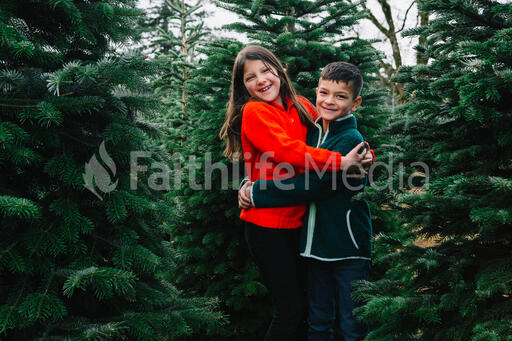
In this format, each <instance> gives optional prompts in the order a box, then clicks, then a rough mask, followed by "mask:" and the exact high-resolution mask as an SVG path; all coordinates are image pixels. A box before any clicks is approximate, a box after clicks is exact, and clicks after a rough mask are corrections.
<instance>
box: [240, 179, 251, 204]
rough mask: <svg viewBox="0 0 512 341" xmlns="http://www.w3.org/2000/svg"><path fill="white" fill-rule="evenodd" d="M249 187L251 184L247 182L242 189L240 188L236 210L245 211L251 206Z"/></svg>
mask: <svg viewBox="0 0 512 341" xmlns="http://www.w3.org/2000/svg"><path fill="white" fill-rule="evenodd" d="M251 187H252V182H250V181H247V182H246V183H244V185H243V186H242V188H240V190H239V191H238V208H241V209H244V210H246V209H248V208H249V207H251V206H252V203H251Z"/></svg>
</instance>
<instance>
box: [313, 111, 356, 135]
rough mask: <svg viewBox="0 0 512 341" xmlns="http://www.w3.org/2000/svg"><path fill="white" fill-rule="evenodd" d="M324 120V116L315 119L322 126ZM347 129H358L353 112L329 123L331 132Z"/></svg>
mask: <svg viewBox="0 0 512 341" xmlns="http://www.w3.org/2000/svg"><path fill="white" fill-rule="evenodd" d="M322 122H323V121H322V117H318V118H317V119H316V121H315V123H317V124H319V125H320V127H322V126H323V124H322ZM347 129H357V121H356V118H355V117H354V115H352V114H349V115H347V116H343V117H340V118H338V119H337V120H335V121H332V122H330V123H329V132H330V134H334V133H339V132H342V131H344V130H347Z"/></svg>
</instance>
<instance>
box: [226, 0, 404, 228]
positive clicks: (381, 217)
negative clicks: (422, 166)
mask: <svg viewBox="0 0 512 341" xmlns="http://www.w3.org/2000/svg"><path fill="white" fill-rule="evenodd" d="M216 3H217V4H218V5H219V6H220V7H222V8H225V9H227V10H229V11H232V12H234V13H236V14H238V15H239V16H240V18H242V19H244V21H243V22H237V23H234V24H230V25H227V26H226V27H227V28H230V29H232V30H234V31H236V32H239V33H243V34H245V35H246V36H247V37H248V38H249V41H250V42H251V43H255V44H259V45H262V46H265V47H267V48H268V49H270V50H271V51H272V52H274V54H275V55H276V56H277V57H278V58H279V59H280V60H281V62H282V63H283V64H284V65H285V68H286V71H287V73H288V75H289V76H290V78H291V80H292V82H293V84H294V86H295V88H296V89H297V92H298V93H299V94H300V95H303V96H305V97H306V98H308V99H309V100H310V101H311V102H312V103H313V104H314V103H315V89H316V87H317V85H318V78H319V76H320V71H321V70H322V68H323V67H324V66H325V65H327V64H328V63H331V62H335V61H347V62H350V63H353V64H355V65H356V66H358V67H359V69H360V70H361V74H362V76H363V81H364V84H363V89H362V92H361V96H362V97H363V102H362V105H361V107H360V108H359V109H358V110H357V112H356V117H357V119H358V129H359V130H360V131H361V133H362V134H363V136H364V137H365V138H366V140H367V141H369V143H370V146H371V147H372V148H373V149H376V150H377V154H378V156H379V157H380V159H381V160H382V159H384V155H382V151H381V150H379V148H380V146H381V145H383V144H385V143H386V141H387V140H388V137H387V136H385V135H383V134H382V133H381V132H380V130H381V129H382V127H385V126H386V122H387V119H388V116H389V111H390V108H389V106H387V105H386V104H385V103H386V98H385V97H386V95H387V91H386V89H385V88H382V87H379V79H378V76H377V74H378V69H379V59H380V58H382V56H381V55H380V53H379V52H378V51H376V50H375V49H374V48H373V47H372V46H371V43H372V41H367V40H363V39H360V38H359V37H358V36H357V34H355V35H354V33H353V29H354V25H356V24H357V23H358V22H359V21H360V20H361V19H363V18H365V17H366V14H365V12H364V10H363V8H361V6H360V3H358V2H351V1H343V0H341V1H340V0H329V1H323V0H315V1H311V0H299V1H297V0H285V1H270V0H255V1H252V2H250V1H242V0H216ZM380 170H381V169H378V170H377V171H376V172H374V174H373V177H372V178H373V179H374V181H377V180H380V179H382V178H384V177H385V175H384V174H382V172H380ZM367 192H369V193H367V194H366V195H365V197H366V199H368V201H369V204H370V206H371V211H372V216H373V226H374V231H376V232H380V231H385V230H388V229H390V228H394V227H393V225H394V224H395V219H394V216H393V214H392V213H391V212H390V211H389V210H388V208H387V207H383V206H382V204H383V203H385V202H386V201H387V198H388V197H389V195H384V193H379V192H377V191H371V189H368V190H367Z"/></svg>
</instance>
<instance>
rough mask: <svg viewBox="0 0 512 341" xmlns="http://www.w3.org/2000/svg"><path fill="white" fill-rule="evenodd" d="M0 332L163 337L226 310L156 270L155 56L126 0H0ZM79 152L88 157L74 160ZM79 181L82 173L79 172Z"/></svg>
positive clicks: (163, 257)
mask: <svg viewBox="0 0 512 341" xmlns="http://www.w3.org/2000/svg"><path fill="white" fill-rule="evenodd" d="M0 13H1V17H2V21H1V22H0V35H1V38H2V44H1V45H0V56H1V57H0V65H1V68H0V69H1V71H0V91H1V94H0V108H1V111H0V113H1V121H0V144H1V148H0V167H1V172H2V179H1V187H0V190H1V193H0V217H1V219H0V227H1V238H0V245H1V246H0V247H1V249H2V251H1V253H0V271H1V278H2V280H1V284H0V294H1V295H0V296H1V300H0V338H2V339H4V340H50V339H51V340H70V339H73V340H107V339H130V340H168V339H172V338H176V337H179V336H184V335H189V334H191V333H192V332H193V331H197V330H198V329H199V328H200V327H202V326H206V327H211V326H212V325H214V324H216V323H218V322H219V321H221V320H222V316H221V315H220V314H219V313H218V312H217V311H216V300H215V299H213V298H206V299H203V298H187V297H184V296H183V295H182V294H181V291H180V290H178V289H177V288H176V287H175V286H174V285H173V284H172V283H171V282H169V281H167V280H166V278H165V276H164V275H162V274H163V273H164V272H165V271H167V270H169V269H172V268H173V267H174V266H175V264H174V259H175V256H176V255H175V251H174V249H173V248H172V245H171V243H169V242H164V238H166V237H167V236H168V233H169V230H168V229H167V227H166V225H165V219H166V218H167V216H168V215H169V214H170V212H169V208H168V207H167V204H166V201H165V200H164V199H163V195H162V192H159V191H157V190H155V188H154V187H155V186H154V177H151V176H149V174H146V173H145V172H143V171H141V172H135V173H133V172H131V167H132V166H133V167H135V166H137V165H134V164H133V163H132V162H131V161H133V160H132V157H133V155H132V154H131V152H132V151H143V155H144V157H143V158H138V159H137V160H135V162H137V163H138V167H142V166H143V165H146V166H148V165H151V164H153V163H154V162H165V161H166V159H165V154H163V153H161V152H159V150H158V149H157V148H155V146H154V142H153V141H154V140H153V137H155V136H157V135H158V131H157V130H155V129H154V127H153V126H152V125H151V124H150V123H149V121H150V120H151V119H152V108H153V107H155V105H156V102H155V100H154V99H153V98H152V96H151V93H152V89H151V88H149V86H148V83H147V79H148V77H150V76H151V75H152V74H154V73H155V69H154V66H152V65H151V63H149V62H148V61H147V60H146V58H144V57H143V56H140V55H137V54H131V55H121V54H118V53H116V48H117V47H120V46H122V45H123V44H126V43H128V42H129V41H130V39H135V38H136V37H135V34H134V32H135V31H134V20H135V18H136V17H137V16H139V15H141V11H140V10H137V9H136V8H135V3H134V1H129V0H126V1H118V0H111V1H103V2H96V3H94V2H89V1H70V0H58V1H42V2H33V1H19V0H16V1H15V0H11V1H2V3H1V4H0ZM84 165H85V168H84ZM84 185H85V186H84Z"/></svg>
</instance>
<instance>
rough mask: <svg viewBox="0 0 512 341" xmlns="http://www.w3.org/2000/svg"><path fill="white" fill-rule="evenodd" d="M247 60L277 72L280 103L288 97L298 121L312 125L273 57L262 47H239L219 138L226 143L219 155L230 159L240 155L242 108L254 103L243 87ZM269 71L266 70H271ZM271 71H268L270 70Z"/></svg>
mask: <svg viewBox="0 0 512 341" xmlns="http://www.w3.org/2000/svg"><path fill="white" fill-rule="evenodd" d="M247 60H261V61H262V62H263V63H264V64H265V65H266V66H267V67H269V66H272V68H273V69H274V70H276V71H277V75H276V76H278V77H279V79H280V80H281V87H280V89H279V95H280V96H281V98H282V100H283V103H284V102H285V99H286V98H289V99H290V100H291V101H292V102H293V105H294V106H295V108H296V109H297V113H298V114H299V118H300V120H301V121H302V123H303V124H305V125H307V126H308V125H313V119H312V117H311V115H310V114H309V112H308V111H307V110H306V108H305V107H304V105H302V103H301V102H300V101H299V100H298V99H297V93H296V92H295V89H294V88H293V85H292V83H291V82H290V78H289V77H288V75H287V74H286V71H285V70H284V67H283V65H282V64H281V62H280V61H279V59H277V57H276V56H275V55H274V54H273V53H272V52H270V51H269V50H267V49H266V48H264V47H262V46H257V45H249V46H246V47H245V48H243V49H242V50H241V51H240V52H239V53H238V56H237V57H236V59H235V64H234V65H233V73H232V76H231V87H230V90H229V93H230V95H229V103H228V108H227V111H226V119H225V121H224V124H223V125H222V128H221V130H220V134H219V137H220V138H221V139H223V140H226V148H225V149H224V153H223V155H224V156H226V157H228V158H230V159H233V154H239V155H241V153H242V141H241V130H242V112H243V107H244V105H245V104H246V103H247V102H248V101H249V100H258V99H255V98H253V97H251V95H250V94H249V92H248V91H247V89H246V88H245V84H244V67H245V62H246V61H247ZM272 68H269V69H270V70H272ZM271 72H272V71H271Z"/></svg>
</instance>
